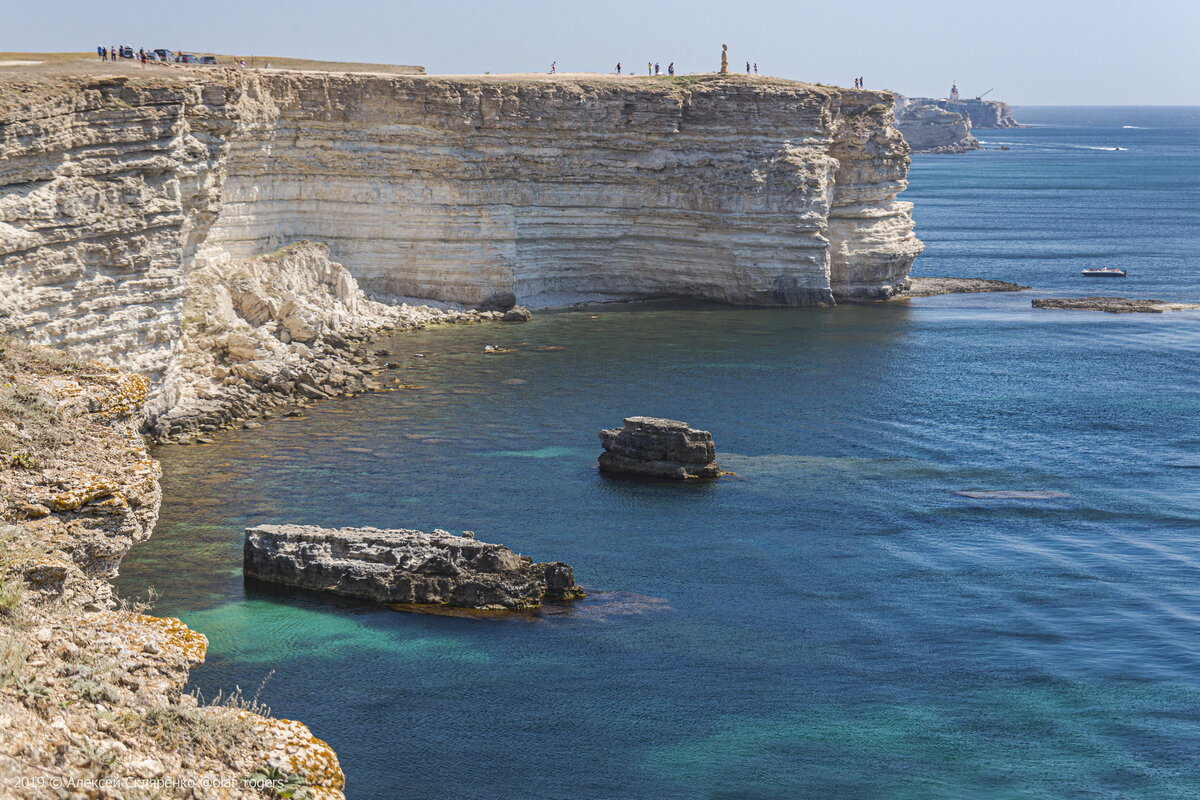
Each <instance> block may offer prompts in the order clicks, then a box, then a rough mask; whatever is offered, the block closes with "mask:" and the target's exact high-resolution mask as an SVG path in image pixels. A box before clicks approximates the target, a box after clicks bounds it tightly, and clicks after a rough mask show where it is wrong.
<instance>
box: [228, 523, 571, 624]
mask: <svg viewBox="0 0 1200 800" xmlns="http://www.w3.org/2000/svg"><path fill="white" fill-rule="evenodd" d="M243 556H244V560H243V570H244V572H245V574H246V575H247V576H249V577H253V578H258V579H259V580H265V581H271V582H273V583H282V584H285V585H287V586H296V587H300V588H304V589H315V590H317V591H322V592H331V593H333V594H339V595H345V596H347V597H360V598H363V599H366V600H376V601H378V602H380V603H389V604H405V605H407V604H417V605H430V606H451V607H455V608H471V609H481V610H507V611H530V610H534V609H537V608H538V607H539V606H541V605H542V603H543V602H544V601H547V600H574V599H577V598H580V597H583V589H582V588H581V587H580V586H577V585H576V584H575V575H574V572H573V570H572V569H571V567H570V566H569V565H567V564H564V563H562V562H559V561H553V562H548V563H541V564H535V563H533V559H531V558H529V557H528V556H522V555H518V554H516V553H514V552H513V551H512V550H509V549H508V548H507V547H504V546H503V545H499V544H488V543H487V542H480V541H476V540H475V538H474V534H472V533H469V532H468V533H464V534H463V535H461V536H455V535H454V534H451V533H448V532H447V531H442V530H435V531H433V532H432V533H426V532H424V531H415V530H381V529H379V528H337V529H330V528H319V527H316V526H313V525H260V526H258V527H256V528H248V529H247V530H246V542H245V548H244V551H243Z"/></svg>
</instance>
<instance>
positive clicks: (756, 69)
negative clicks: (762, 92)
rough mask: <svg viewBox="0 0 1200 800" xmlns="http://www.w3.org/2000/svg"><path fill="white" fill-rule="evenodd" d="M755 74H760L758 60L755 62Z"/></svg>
mask: <svg viewBox="0 0 1200 800" xmlns="http://www.w3.org/2000/svg"><path fill="white" fill-rule="evenodd" d="M754 74H755V75H757V74H758V62H757V61H755V62H754Z"/></svg>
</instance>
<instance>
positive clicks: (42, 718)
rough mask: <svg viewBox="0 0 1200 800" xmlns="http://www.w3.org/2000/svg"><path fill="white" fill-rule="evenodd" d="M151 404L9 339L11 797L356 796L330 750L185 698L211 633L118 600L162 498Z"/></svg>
mask: <svg viewBox="0 0 1200 800" xmlns="http://www.w3.org/2000/svg"><path fill="white" fill-rule="evenodd" d="M147 389H148V381H147V380H146V379H145V378H144V377H142V376H138V375H129V374H125V373H122V372H119V371H118V370H116V369H113V368H111V367H105V366H102V365H98V364H94V363H87V362H80V361H75V360H73V359H71V358H69V357H67V356H64V355H63V354H61V353H58V352H56V351H53V350H49V349H44V348H30V347H26V346H24V345H22V344H20V343H18V342H15V341H13V340H5V339H3V338H0V797H2V798H5V800H8V798H31V799H32V798H38V799H39V800H40V798H47V797H58V798H68V797H69V798H85V797H86V798H94V799H96V800H118V799H119V800H126V798H149V797H161V798H189V799H190V800H199V799H200V798H218V797H219V798H267V797H280V796H283V795H281V794H279V793H277V792H275V789H279V790H280V791H291V792H293V794H292V795H289V796H296V797H300V796H305V797H309V798H313V800H318V799H320V800H335V799H336V798H342V792H341V788H342V786H343V783H344V776H343V775H342V771H341V768H340V767H339V765H338V759H337V755H336V754H335V753H334V752H333V750H332V749H330V747H329V745H327V744H326V743H325V742H323V741H321V740H320V739H318V738H316V737H314V736H313V735H312V733H311V732H310V731H309V730H308V728H306V727H305V726H304V725H303V724H301V723H299V722H294V721H288V720H281V719H273V718H271V717H270V716H269V715H268V712H267V710H266V709H263V708H260V707H259V706H258V705H257V704H255V703H252V702H246V701H242V700H241V699H240V698H239V697H234V698H233V700H232V701H228V702H224V703H220V704H213V705H208V704H205V703H204V702H203V701H201V700H199V699H198V698H197V697H196V696H194V695H191V694H188V693H187V692H186V687H187V682H188V673H189V671H190V669H191V668H193V667H195V666H196V665H197V664H199V663H201V662H202V661H203V660H204V655H205V650H206V649H207V646H208V640H207V639H206V638H205V636H204V635H203V634H202V633H199V632H197V631H193V630H190V629H189V628H188V627H187V626H186V625H184V624H183V623H182V622H180V621H179V620H177V619H170V618H159V617H153V616H149V615H147V614H145V613H142V611H141V609H138V608H131V607H127V606H124V605H123V604H121V603H119V602H118V601H117V600H116V599H115V598H114V596H113V589H112V585H111V584H110V583H109V581H110V579H111V578H112V577H113V576H114V575H116V573H117V569H118V567H119V565H120V563H121V559H122V557H123V556H124V555H125V553H126V552H127V551H128V550H129V548H130V547H132V546H133V545H134V544H135V543H137V542H141V541H143V540H145V539H146V538H147V537H149V536H150V534H151V531H152V530H153V527H154V524H155V522H156V520H157V518H158V511H159V503H160V500H161V492H160V490H159V482H158V479H159V474H160V470H159V466H158V463H157V462H156V461H155V460H154V459H153V458H151V457H150V455H149V453H148V452H147V449H146V445H145V442H144V440H143V438H142V437H141V436H139V435H138V433H137V425H138V422H139V420H140V418H141V413H142V407H143V404H144V402H145V400H146V395H147ZM264 672H265V670H264ZM260 712H261V713H260ZM269 784H272V785H273V788H272V786H271V785H269ZM301 792H302V793H303V794H301Z"/></svg>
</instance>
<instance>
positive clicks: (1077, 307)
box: [1031, 297, 1200, 314]
mask: <svg viewBox="0 0 1200 800" xmlns="http://www.w3.org/2000/svg"><path fill="white" fill-rule="evenodd" d="M1031 302H1032V304H1033V307H1034V308H1045V309H1055V310H1060V311H1104V312H1107V313H1109V314H1135V313H1140V314H1161V313H1163V312H1164V311H1192V310H1194V309H1197V308H1200V303H1169V302H1167V301H1165V300H1130V299H1128V298H1125V297H1035V298H1034V299H1033V300H1032V301H1031Z"/></svg>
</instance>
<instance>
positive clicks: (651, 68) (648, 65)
mask: <svg viewBox="0 0 1200 800" xmlns="http://www.w3.org/2000/svg"><path fill="white" fill-rule="evenodd" d="M646 74H647V75H653V74H654V65H653V64H651V63H650V62H649V61H647V62H646Z"/></svg>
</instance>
